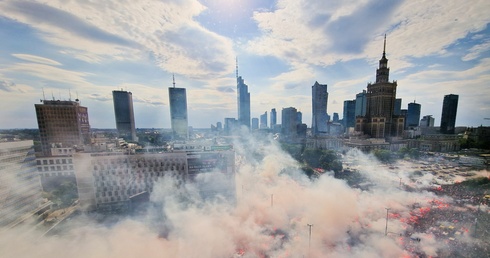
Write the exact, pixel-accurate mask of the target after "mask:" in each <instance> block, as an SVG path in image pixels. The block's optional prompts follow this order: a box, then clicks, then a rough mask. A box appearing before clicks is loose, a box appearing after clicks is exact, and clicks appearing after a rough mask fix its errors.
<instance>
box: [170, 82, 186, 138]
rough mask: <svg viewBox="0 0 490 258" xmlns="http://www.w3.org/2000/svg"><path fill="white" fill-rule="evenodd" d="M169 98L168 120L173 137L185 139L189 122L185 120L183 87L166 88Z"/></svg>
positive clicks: (184, 91) (184, 93)
mask: <svg viewBox="0 0 490 258" xmlns="http://www.w3.org/2000/svg"><path fill="white" fill-rule="evenodd" d="M168 96H169V100H170V122H171V126H172V132H173V137H174V139H181V140H187V139H188V138H189V131H188V130H189V124H188V121H187V94H186V90H185V88H175V79H174V80H173V87H169V88H168Z"/></svg>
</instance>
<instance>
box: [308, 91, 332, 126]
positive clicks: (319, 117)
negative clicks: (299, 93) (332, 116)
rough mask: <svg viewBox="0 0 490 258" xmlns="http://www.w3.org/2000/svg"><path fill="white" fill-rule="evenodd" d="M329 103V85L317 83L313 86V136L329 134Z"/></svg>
mask: <svg viewBox="0 0 490 258" xmlns="http://www.w3.org/2000/svg"><path fill="white" fill-rule="evenodd" d="M327 103H328V92H327V85H326V84H319V83H318V82H315V84H313V86H311V106H312V123H311V132H312V134H313V135H318V134H326V133H327V132H328V128H327V122H328V121H329V119H328V116H327Z"/></svg>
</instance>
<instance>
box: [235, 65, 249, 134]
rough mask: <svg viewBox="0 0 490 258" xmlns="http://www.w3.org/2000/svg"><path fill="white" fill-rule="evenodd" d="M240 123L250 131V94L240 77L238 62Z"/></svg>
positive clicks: (237, 78)
mask: <svg viewBox="0 0 490 258" xmlns="http://www.w3.org/2000/svg"><path fill="white" fill-rule="evenodd" d="M236 80H237V103H238V123H239V124H240V125H244V126H246V127H247V128H249V129H250V92H248V86H247V84H245V82H244V80H243V79H242V77H241V76H238V60H237V65H236Z"/></svg>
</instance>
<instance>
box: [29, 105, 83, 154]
mask: <svg viewBox="0 0 490 258" xmlns="http://www.w3.org/2000/svg"><path fill="white" fill-rule="evenodd" d="M34 106H35V108H36V116H37V124H38V126H39V134H40V137H41V148H42V152H43V154H44V155H51V146H52V144H56V145H60V144H61V145H62V146H63V147H73V146H82V145H84V144H89V143H90V124H89V121H88V109H87V108H86V107H83V106H80V103H79V102H78V99H77V100H76V101H71V100H69V101H61V100H43V104H35V105H34Z"/></svg>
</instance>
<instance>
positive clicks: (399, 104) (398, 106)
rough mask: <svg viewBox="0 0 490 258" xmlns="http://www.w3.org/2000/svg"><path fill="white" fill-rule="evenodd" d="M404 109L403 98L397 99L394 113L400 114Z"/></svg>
mask: <svg viewBox="0 0 490 258" xmlns="http://www.w3.org/2000/svg"><path fill="white" fill-rule="evenodd" d="M401 110H402V99H395V110H394V111H393V114H394V115H395V116H399V115H400V113H401Z"/></svg>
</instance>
